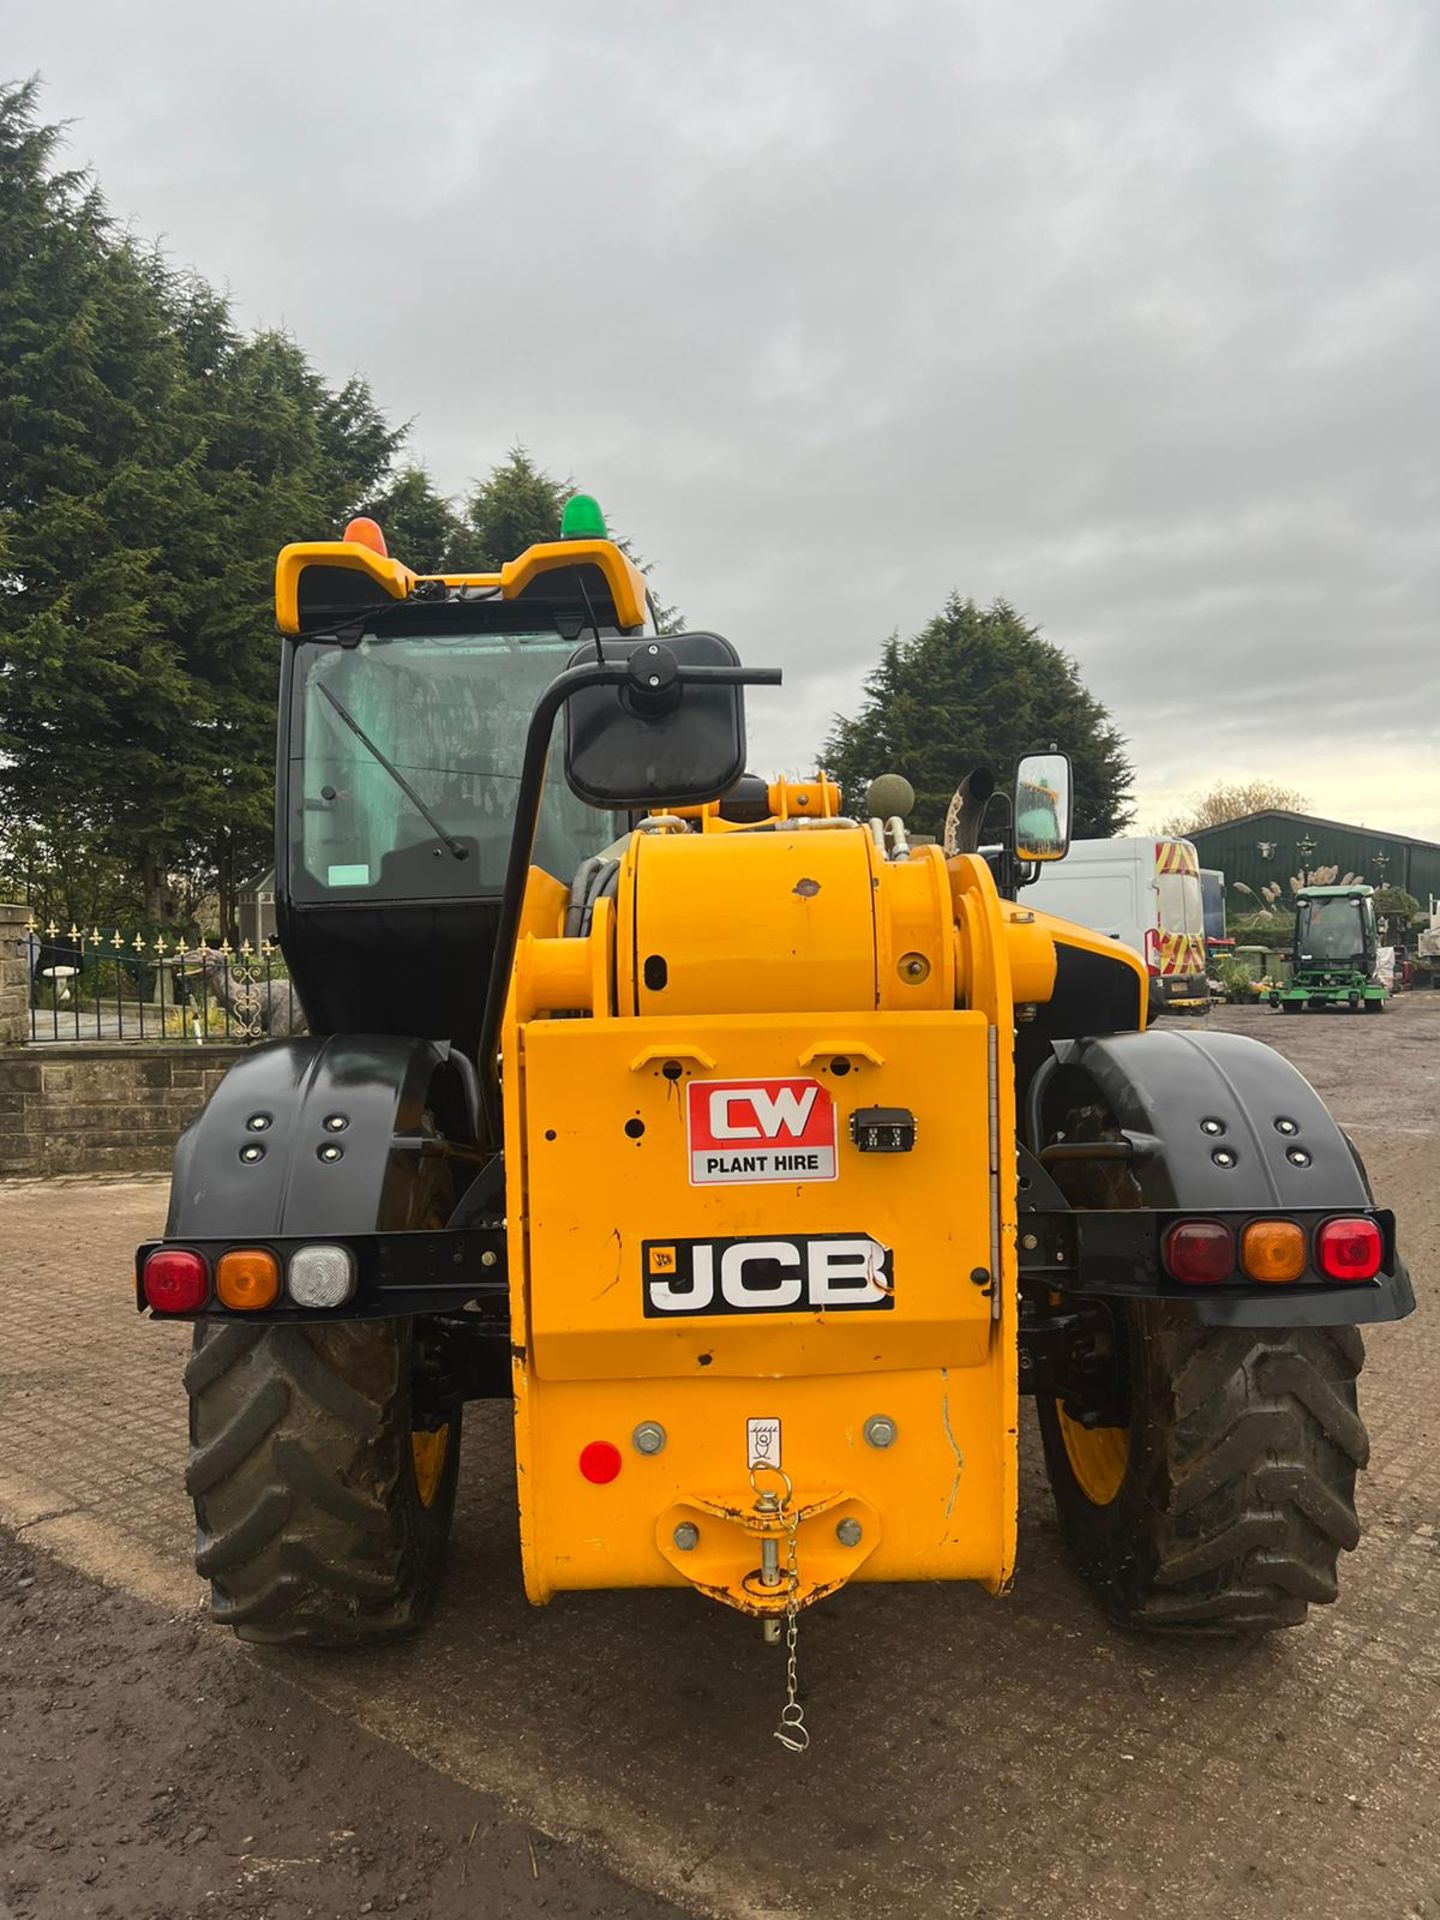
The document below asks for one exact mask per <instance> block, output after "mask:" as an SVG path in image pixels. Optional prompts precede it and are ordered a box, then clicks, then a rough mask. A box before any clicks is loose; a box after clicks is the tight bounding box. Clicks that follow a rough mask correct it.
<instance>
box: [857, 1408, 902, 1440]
mask: <svg viewBox="0 0 1440 1920" xmlns="http://www.w3.org/2000/svg"><path fill="white" fill-rule="evenodd" d="M899 1436H900V1429H899V1428H898V1427H897V1426H896V1424H895V1422H894V1421H893V1420H892V1419H891V1418H890V1416H889V1415H888V1414H885V1413H872V1414H871V1416H870V1418H869V1419H868V1420H867V1421H866V1422H865V1442H866V1445H867V1446H871V1447H893V1446H894V1444H895V1442H896V1440H897V1439H898V1438H899Z"/></svg>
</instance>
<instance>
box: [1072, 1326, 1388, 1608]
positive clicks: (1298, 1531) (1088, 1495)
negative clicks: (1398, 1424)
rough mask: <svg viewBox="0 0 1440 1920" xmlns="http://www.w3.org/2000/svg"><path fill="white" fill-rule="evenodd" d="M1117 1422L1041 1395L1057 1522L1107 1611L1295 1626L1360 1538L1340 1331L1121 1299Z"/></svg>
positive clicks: (1353, 1335) (1355, 1443) (1351, 1408)
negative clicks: (1225, 1319)
mask: <svg viewBox="0 0 1440 1920" xmlns="http://www.w3.org/2000/svg"><path fill="white" fill-rule="evenodd" d="M1124 1331H1125V1338H1124V1339H1123V1341H1122V1342H1120V1343H1119V1344H1120V1348H1121V1349H1122V1351H1121V1354H1120V1359H1119V1363H1120V1364H1122V1365H1124V1366H1125V1367H1126V1369H1127V1372H1128V1376H1129V1378H1128V1385H1129V1404H1130V1421H1129V1425H1128V1427H1123V1428H1121V1427H1107V1428H1099V1429H1094V1430H1090V1431H1087V1430H1085V1429H1084V1428H1082V1427H1080V1426H1079V1425H1078V1424H1077V1423H1074V1422H1072V1421H1070V1420H1069V1419H1068V1417H1067V1416H1066V1414H1065V1412H1064V1409H1063V1408H1061V1407H1060V1406H1058V1405H1057V1403H1055V1402H1053V1401H1048V1400H1042V1401H1041V1402H1040V1403H1039V1416H1040V1431H1041V1437H1042V1440H1043V1442H1044V1448H1045V1464H1046V1467H1047V1469H1048V1472H1049V1475H1050V1485H1051V1488H1052V1490H1053V1492H1054V1496H1055V1505H1056V1509H1057V1511H1058V1513H1059V1517H1060V1526H1061V1531H1062V1532H1063V1533H1064V1536H1065V1541H1066V1544H1067V1546H1068V1547H1069V1550H1070V1553H1071V1555H1072V1557H1073V1558H1074V1560H1075V1562H1076V1565H1077V1566H1078V1567H1079V1569H1080V1572H1081V1573H1082V1574H1083V1576H1084V1577H1085V1579H1086V1581H1087V1582H1088V1583H1089V1584H1090V1586H1091V1587H1093V1588H1094V1590H1095V1592H1096V1594H1097V1595H1098V1596H1099V1598H1100V1600H1101V1602H1102V1604H1103V1605H1104V1607H1105V1610H1106V1612H1107V1613H1108V1614H1109V1615H1110V1617H1111V1619H1113V1620H1115V1621H1116V1622H1117V1623H1118V1624H1119V1625H1121V1626H1125V1627H1138V1628H1155V1629H1161V1630H1165V1631H1172V1632H1173V1631H1177V1630H1183V1631H1186V1632H1190V1633H1199V1634H1252V1633H1266V1632H1269V1631H1271V1630H1272V1629H1274V1628H1277V1627H1293V1626H1298V1625H1299V1624H1300V1623H1301V1621H1303V1620H1304V1618H1305V1615H1306V1612H1307V1610H1308V1608H1309V1606H1310V1605H1311V1604H1312V1603H1313V1604H1318V1605H1323V1604H1325V1603H1327V1602H1330V1601H1333V1600H1334V1599H1335V1597H1336V1591H1337V1586H1336V1564H1337V1562H1338V1559H1339V1556H1340V1554H1341V1552H1342V1551H1344V1550H1348V1549H1349V1548H1352V1547H1354V1546H1355V1544H1356V1542H1357V1541H1358V1539H1359V1537H1360V1528H1359V1523H1358V1521H1357V1520H1356V1516H1355V1474H1356V1470H1357V1468H1360V1467H1363V1466H1364V1465H1365V1462H1366V1460H1367V1458H1368V1454H1369V1443H1368V1440H1367V1437H1366V1433H1365V1428H1364V1426H1363V1424H1362V1423H1361V1420H1360V1417H1359V1413H1358V1411H1357V1409H1356V1400H1355V1378H1356V1375H1357V1374H1358V1373H1359V1371H1360V1367H1361V1364H1362V1362H1363V1359H1364V1347H1363V1344H1362V1342H1361V1339H1360V1335H1359V1333H1358V1332H1357V1331H1356V1330H1355V1329H1354V1328H1353V1327H1313V1328H1310V1327H1307V1328H1283V1329H1282V1328H1245V1329H1233V1328H1229V1327H1207V1326H1202V1325H1201V1324H1200V1323H1199V1322H1198V1321H1197V1320H1196V1318H1195V1314H1194V1311H1193V1309H1191V1308H1189V1307H1186V1306H1183V1305H1178V1304H1174V1303H1171V1302H1168V1301H1146V1302H1135V1303H1127V1307H1126V1311H1125V1316H1124Z"/></svg>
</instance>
